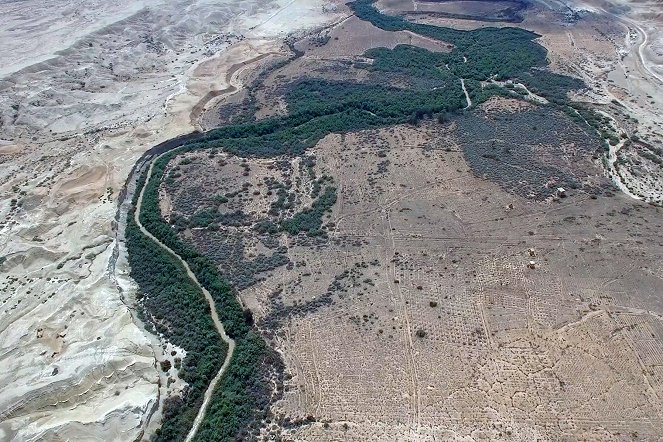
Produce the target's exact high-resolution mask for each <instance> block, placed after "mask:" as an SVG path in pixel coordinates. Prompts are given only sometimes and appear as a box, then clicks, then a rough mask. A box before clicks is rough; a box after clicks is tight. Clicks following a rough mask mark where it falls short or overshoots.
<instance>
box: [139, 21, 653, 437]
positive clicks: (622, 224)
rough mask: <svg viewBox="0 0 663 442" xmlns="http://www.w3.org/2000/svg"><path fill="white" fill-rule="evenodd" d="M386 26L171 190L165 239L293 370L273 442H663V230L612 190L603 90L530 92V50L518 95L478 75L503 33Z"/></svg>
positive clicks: (278, 88) (200, 157) (269, 425)
mask: <svg viewBox="0 0 663 442" xmlns="http://www.w3.org/2000/svg"><path fill="white" fill-rule="evenodd" d="M363 13H364V15H363V16H362V18H363V20H361V21H359V20H357V19H356V18H352V19H348V20H346V21H344V22H341V23H340V24H338V25H336V26H335V27H334V28H333V29H332V30H331V31H323V32H322V33H320V34H318V35H317V36H313V37H308V38H307V39H304V40H300V41H296V42H292V43H291V47H293V48H294V49H295V52H294V54H295V55H294V57H292V58H291V59H290V61H289V62H280V63H278V62H276V63H273V64H271V66H269V67H268V68H266V69H265V70H264V71H263V72H262V73H261V74H259V75H257V76H256V77H255V80H254V83H253V84H254V89H252V90H251V91H250V92H249V93H248V94H246V95H245V96H244V97H242V98H241V99H240V98H235V99H234V101H233V102H229V103H226V102H225V101H224V100H221V101H219V102H217V103H216V105H215V106H213V107H210V109H209V110H208V111H207V112H208V115H209V116H208V117H207V118H217V117H216V116H223V115H225V116H226V117H227V116H230V118H231V119H232V118H234V119H235V121H245V122H246V123H244V125H243V126H242V125H239V126H234V127H233V128H228V129H223V128H222V129H219V130H217V131H212V132H210V134H211V135H210V136H207V137H206V138H204V139H203V140H202V141H197V142H195V143H193V144H191V145H189V146H186V145H185V146H184V147H183V149H181V150H180V151H177V152H173V153H172V154H170V155H168V156H167V157H165V158H164V159H163V160H162V161H159V173H158V175H157V176H158V177H159V178H160V183H159V184H158V188H157V187H156V184H155V185H153V187H152V195H153V196H154V197H157V199H158V202H155V203H153V204H152V207H154V210H156V211H158V212H159V217H160V218H161V221H150V222H151V223H153V225H154V226H155V227H154V229H155V230H154V231H162V232H164V233H163V237H164V238H167V241H168V243H169V244H186V245H187V246H186V247H192V250H193V251H187V249H185V248H182V249H181V250H183V251H184V253H186V254H188V255H190V256H201V257H205V259H207V260H209V262H210V263H211V264H212V265H214V266H215V267H216V269H217V270H218V272H219V275H220V276H221V277H222V278H223V279H224V280H226V281H227V282H228V284H229V285H230V286H231V287H232V288H233V289H234V290H235V291H236V295H237V297H238V298H239V300H240V303H241V306H242V308H243V309H244V312H245V316H246V315H250V320H251V324H252V327H254V328H255V330H256V331H257V333H259V335H260V336H261V338H262V339H263V340H264V341H265V342H266V344H267V346H269V347H270V348H273V349H275V350H276V352H277V354H278V355H279V359H280V361H281V362H279V363H275V362H274V364H275V367H278V368H277V370H275V371H274V372H273V373H272V374H271V376H272V378H271V381H270V380H269V378H263V379H264V381H263V382H268V383H269V382H271V383H272V384H273V385H274V387H273V388H274V389H273V393H272V396H271V398H270V399H269V400H268V401H267V402H266V403H267V404H268V411H267V413H266V414H264V415H263V416H264V417H263V419H264V420H263V421H262V422H263V423H262V426H260V427H259V431H258V433H251V434H252V436H251V437H258V435H259V436H260V438H263V439H265V440H267V439H272V440H273V439H277V440H300V441H311V440H320V441H332V440H349V441H352V440H356V441H364V440H439V439H442V440H446V439H450V440H462V439H464V438H472V439H473V440H477V439H486V440H537V439H538V440H559V439H570V440H596V441H599V440H600V441H603V440H630V439H634V440H635V439H637V438H643V439H644V440H651V439H656V438H658V437H660V436H661V434H662V433H661V431H662V430H661V428H662V427H661V424H662V417H663V414H662V413H663V409H661V407H660V401H659V400H658V399H657V398H658V397H659V395H661V394H663V377H661V373H659V371H660V369H659V368H660V365H661V364H662V362H661V360H659V359H660V358H661V355H663V334H662V333H663V323H661V319H660V318H661V316H660V314H661V313H660V312H663V298H660V297H659V296H657V294H660V293H661V291H662V290H663V277H662V275H663V273H662V272H663V267H661V264H660V263H661V262H663V259H662V258H663V241H661V239H660V237H659V234H658V232H659V231H660V229H661V227H662V224H663V217H662V216H661V215H662V213H661V210H662V209H661V208H660V207H658V206H656V205H655V204H648V203H646V202H642V201H638V200H636V199H633V198H631V197H629V196H627V195H625V194H624V193H622V192H620V190H619V187H618V185H617V184H616V182H615V180H614V177H612V176H611V175H610V174H609V173H607V172H606V164H607V163H606V160H605V159H604V158H606V157H607V156H608V155H609V148H607V147H606V146H607V145H609V144H610V137H611V136H614V135H613V132H611V131H610V130H609V127H608V126H609V124H608V120H607V117H605V116H603V114H602V113H601V112H600V111H597V110H595V108H592V107H591V106H589V105H586V104H582V105H579V104H578V103H576V102H573V101H571V100H570V99H569V97H570V96H571V95H572V94H573V93H574V92H576V91H579V90H581V89H583V88H586V87H587V86H586V85H585V84H584V83H583V82H582V81H580V80H577V79H573V78H569V77H564V76H556V75H555V74H553V73H552V72H550V71H547V70H545V69H541V68H538V69H534V70H528V69H526V68H524V67H523V66H525V65H526V64H527V63H534V64H536V63H538V61H537V60H538V58H537V57H538V55H537V54H538V49H537V48H536V47H533V46H530V43H529V41H530V40H529V37H528V36H527V35H524V34H514V38H516V39H518V38H522V39H521V40H519V43H516V44H517V45H520V46H518V47H519V48H520V50H521V51H522V52H521V58H520V60H519V61H515V64H512V65H510V66H505V67H501V68H499V69H503V70H502V72H503V74H502V78H501V79H500V78H497V79H496V78H495V77H492V78H490V77H488V76H486V75H485V72H487V70H490V69H493V68H494V66H495V65H494V64H492V63H498V61H497V60H495V61H493V59H492V58H490V56H489V55H487V57H488V58H487V59H486V58H481V57H479V59H478V60H473V61H470V62H468V61H466V60H464V59H463V57H466V56H465V55H463V56H461V57H459V56H458V55H457V54H458V52H457V51H459V50H463V49H462V48H463V47H465V45H471V44H472V43H471V41H472V39H473V38H476V39H479V40H480V39H482V38H486V37H484V35H485V34H483V33H484V32H491V31H479V32H478V33H475V34H469V35H472V36H473V37H469V35H468V34H458V33H454V32H453V31H448V30H447V31H445V30H440V28H435V27H426V26H424V27H414V28H412V29H415V30H417V31H420V33H419V34H418V33H417V32H414V31H411V30H409V29H407V26H403V25H402V22H390V21H388V20H386V19H383V18H381V17H376V16H371V14H373V13H372V12H371V11H370V9H366V10H364V12H363ZM361 14H362V13H360V14H359V15H361ZM381 20H386V21H381ZM369 22H371V23H373V25H371V24H370V23H369ZM385 23H386V24H385ZM394 23H395V24H394ZM342 26H346V27H350V26H352V27H353V29H356V30H357V32H358V35H359V38H358V39H357V43H356V45H353V43H350V42H348V36H347V35H346V36H345V37H344V34H343V32H340V31H338V29H339V28H340V27H342ZM408 26H409V25H408ZM371 27H373V28H374V29H375V30H374V32H372V31H371ZM378 28H381V29H378ZM385 28H388V29H391V30H389V31H387V30H385ZM361 30H365V31H363V32H365V33H362V32H359V31H361ZM408 33H411V34H412V35H416V36H417V38H418V39H419V40H418V42H421V41H422V35H421V34H425V35H424V36H425V37H426V39H424V41H425V42H426V45H427V46H426V47H422V46H419V45H418V44H417V43H415V42H412V40H409V41H408V43H405V44H406V45H408V46H403V44H404V43H402V41H403V40H402V39H403V38H407V36H408V35H410V34H408ZM362 35H371V36H374V37H372V38H371V39H364V38H361V36H362ZM474 36H476V37H474ZM443 37H446V38H448V39H449V40H454V39H455V41H454V44H453V45H452V46H449V45H448V43H447V42H444V40H443ZM367 38H368V37H367ZM432 41H435V42H440V41H443V42H444V44H441V45H440V44H435V45H433V44H432V43H431V42H432ZM371 43H372V44H374V45H376V46H375V47H369V46H370V45H371ZM399 44H400V46H399ZM377 47H384V49H376V48H377ZM459 48H461V49H459ZM326 49H329V53H325V51H326ZM528 51H529V52H528ZM325 54H326V55H327V56H326V57H325ZM402 60H407V61H406V62H402ZM518 63H522V64H518ZM468 65H469V66H468ZM378 83H382V85H383V86H381V88H379V89H378V88H376V87H375V85H377V84H378ZM385 89H386V90H387V91H389V96H388V97H383V96H382V95H381V93H382V92H381V91H384V90H385ZM399 94H400V95H399ZM394 97H398V99H397V100H394ZM431 97H432V98H431ZM410 101H412V102H413V103H415V102H416V104H412V105H411V104H410ZM440 103H443V104H445V105H440ZM359 109H361V112H364V113H361V112H360V111H359ZM345 112H347V113H348V115H350V112H354V113H352V114H351V115H353V117H354V119H353V118H346V116H345ZM366 114H369V115H370V116H366ZM300 115H310V116H311V118H312V119H311V120H310V121H309V120H306V121H307V122H306V123H301V121H305V120H303V119H300ZM277 122H278V123H277ZM272 127H278V129H271V128H272ZM248 128H254V129H251V130H253V131H254V132H252V133H254V134H255V131H260V133H261V134H263V133H264V135H258V136H256V135H245V134H246V133H249V132H247V131H249V129H248ZM272 130H273V132H271V131H272ZM150 217H152V215H150ZM146 220H147V218H146ZM164 226H170V227H164ZM164 229H167V232H166V231H165V230H164ZM178 247H184V246H178ZM192 259H193V260H194V261H195V260H198V259H199V258H192ZM247 312H250V313H247ZM262 385H264V383H263V384H262ZM257 390H259V388H258V387H257V386H256V387H255V388H254V390H252V391H257ZM264 394H265V393H263V395H264ZM251 428H252V429H253V430H252V431H254V430H255V427H253V426H252V427H251Z"/></svg>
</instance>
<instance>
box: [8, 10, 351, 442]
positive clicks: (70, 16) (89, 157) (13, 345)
mask: <svg viewBox="0 0 663 442" xmlns="http://www.w3.org/2000/svg"><path fill="white" fill-rule="evenodd" d="M337 9H338V7H337V6H334V5H332V4H328V3H327V2H322V1H306V2H304V1H301V0H295V1H280V0H276V1H254V0H252V1H241V2H235V1H225V2H224V1H221V2H212V1H204V0H203V1H195V2H160V1H149V0H148V1H120V2H77V1H68V2H37V1H26V2H21V3H20V4H17V3H14V2H0V14H1V15H2V17H3V23H4V26H3V29H2V30H1V31H0V41H2V43H3V44H2V45H0V58H1V59H2V60H3V61H4V63H3V66H2V68H1V70H0V163H2V165H3V167H2V169H1V171H0V182H2V183H3V184H2V186H0V214H1V221H0V270H1V272H2V273H1V274H0V294H1V297H2V299H1V300H2V304H1V306H0V440H38V439H39V440H43V439H54V438H56V437H57V438H60V439H69V440H129V439H136V438H139V437H141V435H142V434H143V430H144V429H145V428H146V427H147V425H148V423H149V422H148V421H149V420H150V417H152V416H158V414H157V415H154V414H153V412H154V411H155V410H156V408H157V407H156V405H157V404H158V403H159V398H163V396H164V394H167V393H168V391H167V389H166V388H165V387H164V388H161V391H159V387H158V379H159V374H158V373H157V368H156V362H157V359H158V358H161V357H162V356H161V353H162V352H161V348H162V347H164V348H168V351H170V350H171V349H170V347H168V344H167V343H165V342H160V341H159V340H158V339H156V338H155V337H153V336H149V335H147V334H146V333H145V332H144V330H142V328H141V326H140V324H139V323H138V322H137V321H136V320H135V318H134V317H132V314H131V310H130V309H129V308H128V307H127V304H129V305H130V304H131V303H132V302H133V292H134V291H135V287H134V285H133V283H132V282H131V280H130V279H129V278H128V277H127V273H128V269H127V266H126V258H125V257H124V256H123V255H122V252H123V247H122V244H118V242H117V239H116V236H115V234H116V233H115V231H114V229H113V227H114V222H113V219H114V217H115V213H116V210H117V197H118V194H119V190H120V189H121V187H122V185H123V184H124V181H125V179H126V177H127V175H128V174H129V171H130V169H131V167H132V166H133V164H134V162H135V161H136V160H137V158H138V157H139V156H140V155H141V153H142V152H143V151H145V150H146V149H148V148H149V147H151V146H153V145H154V144H157V143H159V142H161V141H164V140H166V139H169V138H171V137H173V136H176V135H179V134H182V133H186V132H189V131H191V130H193V127H192V125H191V121H190V113H191V110H192V108H193V107H194V106H195V105H196V103H198V101H199V100H200V99H201V98H202V97H203V96H204V94H205V93H206V92H207V91H208V90H210V89H222V88H224V87H227V86H228V85H227V84H226V83H225V82H226V78H227V77H226V75H225V73H226V71H227V70H229V69H230V67H231V66H232V65H235V64H237V63H241V62H242V61H245V60H250V59H253V58H255V57H257V56H260V55H261V54H263V53H267V52H274V51H283V50H284V49H283V48H282V47H281V44H280V38H282V37H284V36H285V35H286V34H287V33H289V32H292V31H296V30H301V29H305V28H308V27H314V26H319V25H321V24H324V23H326V22H327V21H329V20H335V19H337V16H338V13H336V12H335V11H336V10H337ZM250 67H251V65H250V64H247V65H246V66H245V68H246V69H249V68H250ZM234 86H236V87H241V84H239V83H238V84H235V83H234ZM117 251H119V252H120V257H119V259H118V260H117V266H115V262H116V260H115V258H114V253H115V252H117ZM56 433H57V436H56Z"/></svg>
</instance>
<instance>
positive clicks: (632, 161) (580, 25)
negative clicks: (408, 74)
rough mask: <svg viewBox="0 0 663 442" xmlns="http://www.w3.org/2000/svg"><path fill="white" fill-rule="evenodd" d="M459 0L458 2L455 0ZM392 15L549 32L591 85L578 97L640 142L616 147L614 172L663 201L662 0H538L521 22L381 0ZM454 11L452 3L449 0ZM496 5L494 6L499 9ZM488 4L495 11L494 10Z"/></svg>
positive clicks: (628, 189)
mask: <svg viewBox="0 0 663 442" xmlns="http://www.w3.org/2000/svg"><path fill="white" fill-rule="evenodd" d="M452 3H453V2H452ZM463 3H467V4H468V5H469V6H468V7H466V9H465V11H466V12H472V13H473V14H474V13H476V14H486V15H490V14H489V13H490V12H491V11H492V12H494V11H495V10H500V8H502V7H503V5H502V3H501V2H494V3H491V7H490V8H486V7H485V5H484V6H483V7H479V6H478V5H475V3H478V4H480V3H481V2H463ZM378 5H379V6H380V7H381V9H382V10H384V11H386V12H388V13H390V14H401V15H404V16H407V18H408V19H409V20H414V21H418V22H421V23H431V24H437V25H442V26H450V27H454V28H459V29H475V28H478V27H485V26H502V25H503V26H520V27H523V28H526V29H529V30H532V31H535V32H537V33H539V34H541V35H542V37H541V39H540V40H539V42H540V43H541V44H542V45H543V46H545V47H546V49H548V51H549V59H550V61H551V67H552V68H553V69H554V70H556V71H557V72H561V73H566V74H568V75H572V76H575V77H579V78H582V79H583V80H584V81H585V82H586V83H587V84H588V85H589V86H591V87H590V88H589V89H588V90H587V91H583V92H582V93H581V94H579V95H578V96H577V97H574V98H575V99H577V100H580V101H589V102H592V103H595V104H596V105H597V106H598V107H599V108H600V109H602V111H603V112H604V113H605V114H606V115H609V116H610V117H611V118H613V120H614V124H613V126H614V132H615V133H616V134H622V133H625V134H627V135H628V136H629V137H633V136H635V139H637V140H638V141H634V142H627V143H619V144H618V145H616V146H612V147H611V155H610V160H609V164H608V166H609V167H608V168H607V171H608V173H609V175H610V176H611V177H612V179H613V181H614V182H615V183H616V184H617V185H618V187H619V188H620V189H621V190H622V191H624V192H625V193H627V194H629V195H631V196H632V197H634V198H638V199H641V200H644V201H654V202H659V203H660V202H661V201H663V166H662V165H661V163H660V162H659V161H657V160H655V159H654V158H656V157H658V158H660V157H661V156H663V151H661V146H662V145H663V122H662V121H661V118H660V115H661V114H663V47H662V46H661V41H663V39H662V35H661V32H662V31H661V29H663V6H662V5H661V3H660V2H656V1H628V0H614V1H604V0H588V1H584V0H578V1H575V0H574V1H568V2H565V1H561V0H559V1H558V0H538V1H534V2H531V3H530V4H529V6H528V7H527V9H525V10H524V11H521V12H520V14H521V15H522V16H523V18H524V20H523V21H522V22H521V23H507V22H499V21H498V22H482V21H476V20H458V19H453V18H447V17H439V16H431V15H409V14H408V12H411V11H421V10H422V8H421V7H420V6H419V5H424V6H425V8H424V10H427V9H431V10H438V9H440V5H439V4H438V3H436V2H428V1H418V0H414V1H412V0H379V1H378ZM441 5H443V6H442V7H444V8H448V3H447V2H442V3H441ZM491 8H492V9H491ZM487 9H490V11H488V12H486V10H487Z"/></svg>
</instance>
